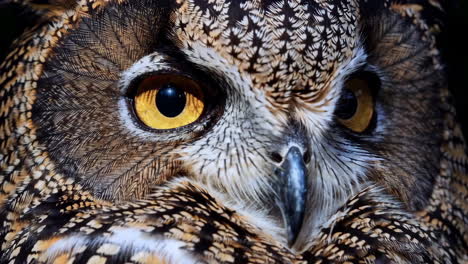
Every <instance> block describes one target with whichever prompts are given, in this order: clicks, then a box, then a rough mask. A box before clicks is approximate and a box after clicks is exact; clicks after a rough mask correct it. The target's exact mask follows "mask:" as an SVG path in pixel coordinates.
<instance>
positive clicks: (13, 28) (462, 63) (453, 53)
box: [0, 0, 468, 139]
mask: <svg viewBox="0 0 468 264" xmlns="http://www.w3.org/2000/svg"><path fill="white" fill-rule="evenodd" d="M6 1H8V0H0V63H1V62H2V61H3V59H4V58H5V56H6V54H7V52H8V49H9V46H10V44H11V42H12V40H13V39H15V38H16V37H18V36H19V35H20V34H21V32H22V31H23V30H24V28H25V27H27V26H29V25H33V24H34V23H35V16H34V14H33V13H31V12H28V11H25V10H24V8H21V7H20V6H19V5H13V4H2V3H5V2H6ZM376 1H379V0H376ZM442 2H444V4H445V5H446V15H447V18H448V19H447V25H446V28H445V29H444V31H443V34H442V35H441V37H440V45H441V48H442V49H441V50H442V55H443V58H444V60H445V62H446V65H447V71H448V77H449V88H450V90H451V91H452V94H453V95H454V97H453V98H454V100H455V105H456V107H457V114H458V119H459V121H461V122H462V126H463V131H464V134H465V138H467V139H468V56H467V54H468V42H466V38H467V37H468V1H466V0H460V1H442Z"/></svg>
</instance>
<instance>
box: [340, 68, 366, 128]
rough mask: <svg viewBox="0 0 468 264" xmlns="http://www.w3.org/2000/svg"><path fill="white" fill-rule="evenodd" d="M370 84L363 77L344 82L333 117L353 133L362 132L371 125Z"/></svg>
mask: <svg viewBox="0 0 468 264" xmlns="http://www.w3.org/2000/svg"><path fill="white" fill-rule="evenodd" d="M370 84H371V82H369V80H367V79H366V78H363V77H353V78H350V79H349V80H347V81H346V83H345V89H343V92H342V95H341V98H340V99H339V101H338V104H337V106H336V110H335V115H336V116H337V117H338V121H339V122H340V123H341V124H343V125H344V126H346V127H347V128H349V129H351V130H352V131H354V132H358V133H361V132H364V131H365V130H366V129H367V128H368V127H369V125H370V124H371V120H372V117H373V115H374V99H373V96H372V91H371V88H370V87H369V85H370Z"/></svg>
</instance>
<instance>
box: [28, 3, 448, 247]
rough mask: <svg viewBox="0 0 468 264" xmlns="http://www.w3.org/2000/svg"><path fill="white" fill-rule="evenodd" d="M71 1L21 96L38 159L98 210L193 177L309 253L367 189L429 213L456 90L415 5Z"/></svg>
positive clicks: (45, 38)
mask: <svg viewBox="0 0 468 264" xmlns="http://www.w3.org/2000/svg"><path fill="white" fill-rule="evenodd" d="M64 2H67V5H66V8H62V9H60V10H61V11H60V12H58V11H55V13H54V15H53V16H50V17H52V18H51V19H50V21H48V22H47V23H45V26H44V27H46V28H48V29H47V30H45V31H44V32H46V33H45V34H42V35H40V34H39V37H36V40H35V41H36V42H37V47H36V48H37V49H40V50H41V51H40V52H39V53H40V54H41V56H40V57H39V59H38V61H37V63H36V65H37V68H33V69H24V70H27V71H30V72H31V74H32V76H34V77H36V78H35V79H36V80H37V81H35V82H33V83H32V84H30V87H32V89H31V90H32V91H33V93H32V96H31V97H28V98H26V99H25V100H28V102H30V103H31V107H32V109H33V110H32V113H33V114H32V120H33V124H34V127H35V133H36V135H37V140H38V142H39V143H40V144H39V145H37V146H34V147H35V148H37V149H40V150H45V151H46V153H47V156H48V158H49V159H50V160H51V162H52V164H53V167H54V169H55V170H56V171H58V172H59V173H61V174H63V175H64V176H66V177H69V178H73V179H75V180H76V181H78V182H79V183H80V184H81V185H82V186H83V188H85V189H87V190H89V191H90V193H92V194H93V195H94V196H96V197H97V198H100V199H104V200H112V201H121V200H135V199H145V198H148V195H149V194H151V192H152V190H153V189H154V188H158V186H163V185H164V184H165V183H166V182H169V181H177V180H178V179H180V178H182V177H183V178H185V179H190V180H192V181H195V182H197V183H199V184H201V185H203V186H205V187H206V188H207V189H208V190H210V191H211V192H212V193H214V194H215V196H216V197H217V198H218V199H220V200H221V201H222V202H223V203H225V204H227V205H229V206H231V207H233V208H235V209H237V210H238V211H240V212H241V213H244V214H246V215H247V216H251V219H252V221H253V223H255V224H257V225H258V226H259V227H261V228H264V229H265V231H267V232H268V231H270V233H271V234H272V235H274V236H276V237H277V238H278V240H279V241H283V242H284V243H286V242H289V243H290V244H292V243H293V242H294V241H296V242H297V243H298V245H299V244H301V243H302V242H303V241H306V240H307V238H308V237H309V236H310V235H311V234H312V233H314V232H315V231H316V230H317V229H318V228H320V227H321V226H324V225H326V222H327V220H328V218H329V216H330V215H331V214H332V213H333V212H334V211H335V210H336V209H337V208H338V207H340V206H341V205H342V204H343V202H344V201H345V200H346V199H347V198H348V197H349V196H350V195H352V194H353V193H355V192H356V191H358V190H360V189H361V188H363V186H367V185H369V184H379V185H381V186H383V187H385V188H386V189H387V190H388V191H389V192H390V193H392V194H394V195H395V196H396V197H397V198H399V199H401V201H403V202H404V203H405V205H406V206H407V207H408V208H409V209H410V210H417V209H420V208H421V207H422V206H424V205H425V203H426V201H427V198H428V195H429V194H430V192H431V190H432V188H431V184H432V183H433V180H434V176H435V175H436V174H437V172H438V170H439V162H438V161H439V156H440V154H439V153H440V150H439V146H440V140H441V138H442V131H441V130H440V128H439V126H440V124H441V120H442V113H443V111H442V108H441V107H443V106H444V102H443V101H442V100H443V99H442V98H444V97H443V96H442V95H443V93H444V92H445V85H446V84H445V81H444V78H443V75H442V74H441V70H440V65H439V62H438V59H437V54H436V53H434V50H435V47H434V40H433V39H432V38H431V37H430V36H427V35H425V34H426V33H425V32H426V31H424V30H423V29H424V27H425V26H427V25H420V23H418V21H417V15H414V14H415V13H412V12H411V11H412V10H413V9H414V10H413V11H414V12H417V11H418V6H417V5H413V6H409V7H404V6H401V5H395V6H385V5H386V2H385V1H380V2H381V3H380V2H379V3H378V4H376V3H372V4H371V3H367V2H366V1H260V0H259V1H256V0H255V1H230V0H225V1H199V0H193V1H192V0H188V1H183V0H178V1H153V0H127V1H91V0H89V1H81V2H80V3H78V4H75V3H73V4H70V3H69V2H70V1H64ZM371 2H372V1H371ZM370 5H372V6H370ZM384 6H385V8H384ZM67 9H78V10H79V12H77V13H75V12H74V13H73V14H80V15H79V16H76V15H73V16H70V12H68V11H67ZM369 10H372V12H369ZM408 10H409V12H408ZM33 79H34V78H33ZM33 151H34V150H33ZM254 212H255V213H254ZM261 219H263V220H264V219H269V224H263V223H261V221H263V220H261ZM301 230H307V232H305V231H301Z"/></svg>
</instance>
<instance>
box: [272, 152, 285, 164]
mask: <svg viewBox="0 0 468 264" xmlns="http://www.w3.org/2000/svg"><path fill="white" fill-rule="evenodd" d="M270 158H271V160H273V161H274V162H277V163H280V162H282V161H283V157H282V156H281V155H280V154H279V153H278V152H271V153H270Z"/></svg>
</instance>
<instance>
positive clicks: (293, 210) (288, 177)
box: [275, 146, 308, 246]
mask: <svg viewBox="0 0 468 264" xmlns="http://www.w3.org/2000/svg"><path fill="white" fill-rule="evenodd" d="M275 174H276V177H277V180H278V183H279V185H278V196H277V200H276V203H277V205H278V206H279V208H280V210H281V214H282V217H283V222H284V223H285V227H286V230H287V235H288V243H289V245H290V246H292V245H293V244H294V242H295V240H296V238H297V235H298V233H299V231H300V229H301V226H302V222H303V218H304V209H305V202H306V197H307V175H308V174H307V168H306V165H305V162H304V158H303V155H302V153H301V151H300V150H299V148H297V147H295V146H294V147H291V148H290V149H289V150H288V152H287V154H286V156H285V158H284V160H283V163H282V164H281V166H280V168H278V169H276V171H275Z"/></svg>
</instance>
